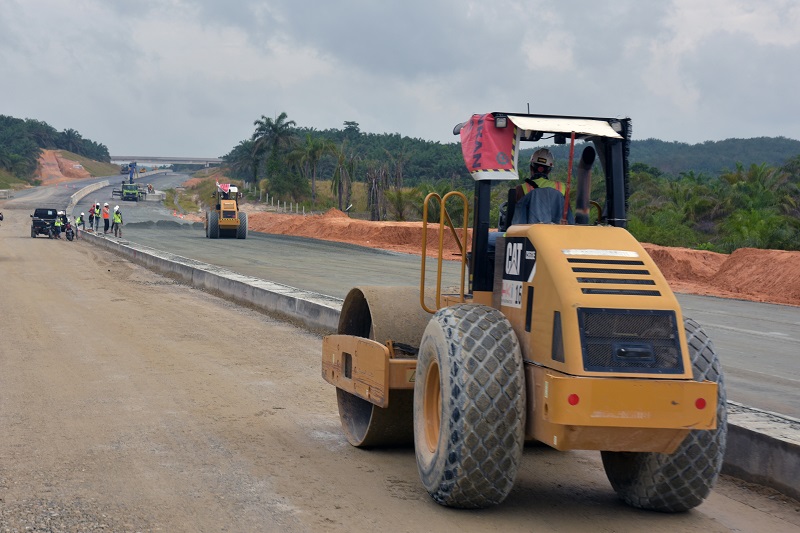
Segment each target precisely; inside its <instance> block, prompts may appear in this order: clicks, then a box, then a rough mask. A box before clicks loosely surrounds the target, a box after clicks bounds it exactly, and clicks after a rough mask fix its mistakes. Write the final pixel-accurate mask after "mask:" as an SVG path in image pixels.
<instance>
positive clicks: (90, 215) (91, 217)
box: [81, 204, 94, 231]
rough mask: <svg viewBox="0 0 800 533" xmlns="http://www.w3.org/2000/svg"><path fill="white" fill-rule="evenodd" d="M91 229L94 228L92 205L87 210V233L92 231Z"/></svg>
mask: <svg viewBox="0 0 800 533" xmlns="http://www.w3.org/2000/svg"><path fill="white" fill-rule="evenodd" d="M81 214H83V213H81ZM92 228H94V204H92V207H90V208H89V231H92Z"/></svg>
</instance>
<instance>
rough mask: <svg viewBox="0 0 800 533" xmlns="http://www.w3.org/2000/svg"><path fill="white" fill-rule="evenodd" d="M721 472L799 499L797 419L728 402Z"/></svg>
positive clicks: (799, 454)
mask: <svg viewBox="0 0 800 533" xmlns="http://www.w3.org/2000/svg"><path fill="white" fill-rule="evenodd" d="M722 473H723V474H728V475H731V476H733V477H736V478H739V479H743V480H745V481H750V482H753V483H759V484H761V485H766V486H768V487H772V488H773V489H775V490H778V491H780V492H782V493H784V494H786V495H787V496H791V497H792V498H795V499H797V500H800V420H797V419H796V418H792V417H788V416H785V415H780V414H777V413H771V412H769V411H762V410H760V409H756V408H754V407H749V406H746V405H742V404H740V403H737V402H730V401H729V402H728V447H727V449H726V450H725V459H724V461H723V465H722Z"/></svg>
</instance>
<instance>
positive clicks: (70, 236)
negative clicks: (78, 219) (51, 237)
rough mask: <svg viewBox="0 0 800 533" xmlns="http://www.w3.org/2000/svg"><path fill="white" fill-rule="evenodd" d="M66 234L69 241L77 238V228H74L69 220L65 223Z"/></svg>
mask: <svg viewBox="0 0 800 533" xmlns="http://www.w3.org/2000/svg"><path fill="white" fill-rule="evenodd" d="M64 235H66V236H67V240H68V241H72V239H74V238H75V230H73V229H72V223H71V222H70V221H69V220H68V221H67V223H66V224H65V225H64Z"/></svg>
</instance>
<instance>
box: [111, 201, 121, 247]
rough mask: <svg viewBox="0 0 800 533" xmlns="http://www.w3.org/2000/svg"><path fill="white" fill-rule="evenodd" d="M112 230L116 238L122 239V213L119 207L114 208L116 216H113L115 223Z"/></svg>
mask: <svg viewBox="0 0 800 533" xmlns="http://www.w3.org/2000/svg"><path fill="white" fill-rule="evenodd" d="M111 229H113V230H114V237H119V238H120V239H121V238H122V212H120V210H119V206H118V205H115V206H114V215H113V222H112V224H111Z"/></svg>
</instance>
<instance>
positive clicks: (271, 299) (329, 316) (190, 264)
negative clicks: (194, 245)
mask: <svg viewBox="0 0 800 533" xmlns="http://www.w3.org/2000/svg"><path fill="white" fill-rule="evenodd" d="M80 238H82V239H87V240H88V241H89V242H91V243H93V244H96V245H98V246H100V247H102V248H105V249H107V250H111V251H112V252H115V253H117V254H120V255H122V256H125V257H127V258H128V259H130V260H131V261H133V262H135V263H138V264H140V265H142V266H144V267H146V268H149V269H152V270H155V271H157V272H159V273H161V274H164V275H167V276H169V277H172V278H177V279H179V280H181V281H183V282H185V283H187V284H189V285H191V286H193V287H196V288H198V289H202V290H206V291H209V292H211V293H213V294H216V295H218V296H221V297H223V298H225V299H228V300H233V301H235V302H237V303H240V304H244V305H246V306H251V307H254V308H256V309H260V310H262V311H266V312H267V313H268V314H273V315H277V316H278V317H280V318H283V319H288V320H289V321H291V322H295V323H300V324H302V325H303V326H304V327H306V328H308V329H311V330H314V331H318V332H321V333H334V332H336V330H337V328H338V326H339V312H340V310H341V308H342V300H340V299H339V298H334V297H332V296H326V295H324V294H318V293H314V292H309V291H303V290H300V289H296V288H294V287H289V286H288V285H281V284H279V283H273V282H271V281H266V280H263V279H259V278H253V277H250V276H244V275H242V274H237V273H235V272H231V271H230V270H225V269H224V268H220V267H216V266H213V265H209V264H207V263H201V262H200V261H195V260H194V259H188V258H186V257H181V256H179V255H175V254H171V253H169V252H163V251H161V250H155V249H153V248H148V247H147V246H141V245H138V244H134V243H129V242H128V241H125V240H117V239H115V238H113V237H109V236H104V235H95V234H94V233H87V232H84V231H81V234H80Z"/></svg>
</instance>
